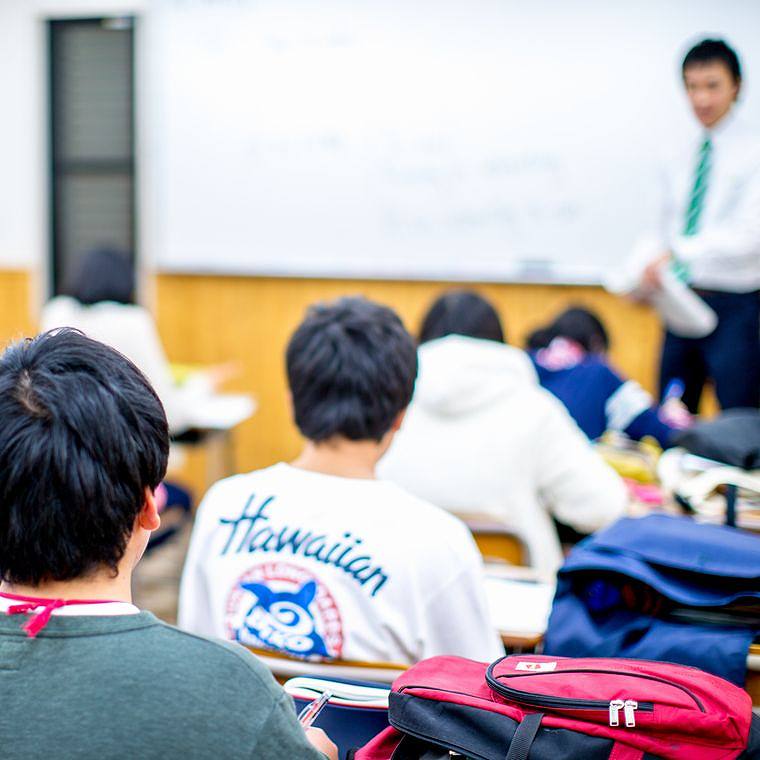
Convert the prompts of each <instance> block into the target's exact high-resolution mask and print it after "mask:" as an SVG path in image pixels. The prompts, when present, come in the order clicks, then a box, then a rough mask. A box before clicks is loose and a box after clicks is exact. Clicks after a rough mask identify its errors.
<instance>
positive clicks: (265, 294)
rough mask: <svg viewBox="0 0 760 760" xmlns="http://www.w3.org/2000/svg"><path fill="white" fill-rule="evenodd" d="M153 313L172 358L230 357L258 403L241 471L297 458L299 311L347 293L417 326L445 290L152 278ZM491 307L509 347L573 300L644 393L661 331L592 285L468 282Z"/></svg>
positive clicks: (241, 438) (245, 437) (242, 386)
mask: <svg viewBox="0 0 760 760" xmlns="http://www.w3.org/2000/svg"><path fill="white" fill-rule="evenodd" d="M156 284H157V287H156V314H157V318H158V323H159V328H160V331H161V335H162V337H163V339H164V341H165V344H166V348H167V351H168V353H169V356H170V357H171V358H172V360H173V361H180V362H192V363H216V362H223V361H228V360H234V361H238V362H239V363H240V366H241V368H242V372H241V374H240V376H239V377H238V378H236V379H235V380H234V381H231V382H230V383H228V385H227V388H228V389H229V390H245V391H249V392H252V393H254V394H255V395H256V397H257V398H258V401H259V404H260V408H259V411H258V413H257V414H256V416H255V417H254V418H253V419H252V420H250V421H249V422H247V423H245V424H244V425H242V426H241V427H240V429H239V430H238V433H237V436H236V444H237V452H238V457H237V465H238V467H239V468H240V469H252V468H254V467H262V466H265V465H268V464H271V463H273V462H276V461H278V460H280V459H283V458H285V459H287V458H290V457H293V456H295V455H296V453H297V452H298V448H299V446H300V439H299V436H298V433H297V431H296V430H295V428H294V426H293V424H292V422H291V420H290V410H289V407H288V397H287V388H286V381H285V372H284V359H283V356H284V350H285V345H286V343H287V340H288V338H289V336H290V334H291V332H292V331H293V329H294V328H295V326H296V325H297V324H298V322H299V321H300V320H301V318H302V316H303V314H304V312H305V310H306V308H307V306H308V305H309V304H310V303H313V302H315V301H319V300H326V299H332V298H336V297H338V296H341V295H346V294H362V295H364V296H367V297H368V298H372V299H375V300H378V301H381V302H383V303H386V304H388V305H390V306H392V307H393V308H395V309H396V310H397V311H398V312H399V314H400V315H401V317H402V319H403V320H404V321H405V323H406V325H407V327H409V328H410V329H411V330H413V331H414V330H416V328H417V327H418V325H419V322H420V319H421V317H422V315H423V314H424V312H425V310H426V308H427V307H428V305H429V304H430V302H431V301H432V300H433V299H434V298H435V297H436V296H437V295H438V294H439V293H441V292H442V291H444V290H445V289H447V288H448V287H451V285H447V284H445V283H432V282H407V281H351V280H348V281H346V280H313V279H278V278H252V277H216V276H215V277H211V276H200V275H176V274H160V275H159V276H158V277H157V283H156ZM475 287H477V289H478V290H479V291H480V292H481V293H483V294H484V295H485V296H486V297H488V298H490V299H491V300H492V301H493V302H494V304H495V305H496V306H497V308H498V309H499V311H500V313H501V315H502V318H503V320H504V323H505V325H506V329H507V335H508V339H509V340H510V342H511V343H514V344H516V345H522V343H523V341H524V339H525V336H526V335H527V334H528V333H529V332H530V331H531V330H532V329H534V328H535V327H538V326H540V325H542V324H544V323H546V322H547V321H548V320H549V319H550V318H551V317H552V316H553V315H554V314H555V313H557V312H558V311H559V310H560V309H562V308H563V307H565V306H567V305H568V304H571V303H580V304H585V305H587V306H590V307H591V308H593V309H595V310H597V311H598V312H599V314H600V315H601V316H602V318H603V320H604V321H605V323H606V324H607V326H608V328H609V330H610V334H611V338H612V344H613V345H612V360H613V362H614V363H615V364H616V365H617V366H618V367H619V368H620V369H621V370H622V371H623V372H625V373H626V374H628V375H629V376H631V377H633V378H635V379H637V380H639V381H640V382H641V383H642V384H643V385H644V386H645V387H647V388H648V389H650V390H652V388H653V385H654V380H655V372H656V365H657V355H658V351H659V327H658V324H657V320H656V318H655V316H654V315H653V314H652V313H651V311H650V310H649V309H647V308H645V307H642V306H638V305H634V304H629V303H625V302H623V301H621V300H620V299H617V298H614V297H612V296H610V295H609V294H607V293H605V292H604V291H603V290H601V289H600V288H594V287H569V286H545V285H502V284H484V285H477V286H475Z"/></svg>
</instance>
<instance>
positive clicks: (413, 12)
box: [139, 0, 760, 283]
mask: <svg viewBox="0 0 760 760" xmlns="http://www.w3.org/2000/svg"><path fill="white" fill-rule="evenodd" d="M706 34H710V35H722V36H725V37H726V38H727V39H728V40H729V42H731V43H732V44H733V45H734V46H735V47H736V48H737V49H738V51H739V52H740V54H741V53H744V56H743V57H742V62H743V64H744V68H745V72H744V73H745V89H744V92H743V101H744V102H743V104H742V110H743V112H744V114H745V117H746V118H748V119H749V120H750V121H755V122H757V123H758V124H760V98H758V97H757V95H756V92H757V86H756V83H757V82H758V81H760V51H759V50H758V47H757V40H758V39H759V38H760V37H759V35H760V3H758V2H755V1H754V0H722V2H720V3H716V2H714V0H710V1H707V0H704V1H703V0H667V1H666V2H663V0H639V1H638V2H636V3H635V4H634V3H609V2H607V3H603V2H599V0H572V1H570V0H567V1H565V2H559V1H558V0H533V2H531V3H525V2H518V1H517V0H414V1H413V2H410V0H320V2H318V3H315V2H313V0H248V1H246V0H205V2H204V1H202V0H161V2H159V3H151V4H150V10H149V12H147V13H146V16H145V19H144V23H143V24H142V25H141V32H140V39H141V45H142V55H143V65H142V75H141V78H140V80H139V81H140V82H141V83H142V84H141V86H142V87H143V89H144V94H143V96H142V97H143V100H142V108H141V113H142V114H143V116H142V119H141V125H142V126H141V130H142V133H141V134H142V141H141V144H142V146H143V148H144V151H143V153H142V156H141V158H142V160H141V167H142V169H141V178H142V179H141V187H142V188H143V189H144V196H143V197H144V204H143V209H144V211H145V214H144V216H145V217H146V224H147V225H148V235H147V237H145V238H144V240H148V241H149V244H150V247H151V251H149V253H150V254H152V256H153V258H154V260H155V261H156V263H157V265H158V267H159V268H160V269H163V270H165V271H166V270H168V271H192V272H214V273H215V272H218V273H234V274H238V273H240V274H260V275H281V276H326V277H361V278H364V277H369V278H371V277H389V278H410V279H453V280H503V281H546V282H566V283H593V282H599V281H600V280H601V279H602V278H603V277H604V275H605V274H606V273H607V272H609V271H610V269H611V268H613V267H615V266H616V265H617V264H618V263H619V262H620V260H621V259H622V258H623V257H625V256H626V255H627V253H628V251H629V250H630V248H631V246H632V245H633V243H634V240H635V238H636V237H637V236H638V235H639V234H640V233H641V232H642V231H643V230H644V229H646V228H647V227H649V226H651V224H652V222H653V217H654V212H655V207H656V203H657V198H656V192H655V190H656V181H655V177H656V170H657V165H658V160H659V157H660V156H661V155H662V152H663V151H664V150H667V146H668V145H670V144H675V143H677V142H678V141H683V140H684V139H691V136H692V135H694V134H695V129H696V127H695V124H694V122H693V119H692V117H691V114H690V111H689V108H688V103H687V101H686V99H685V96H684V94H683V91H682V87H681V83H680V61H681V59H682V56H683V54H684V52H685V50H686V49H687V48H688V46H689V44H691V43H692V42H694V41H695V40H697V39H700V38H701V37H702V36H704V35H706ZM753 53H754V55H753Z"/></svg>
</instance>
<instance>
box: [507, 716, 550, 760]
mask: <svg viewBox="0 0 760 760" xmlns="http://www.w3.org/2000/svg"><path fill="white" fill-rule="evenodd" d="M543 717H544V715H543V713H530V714H529V715H526V716H525V717H524V718H523V719H522V721H521V722H520V725H519V726H518V727H517V730H516V731H515V735H514V736H513V737H512V741H511V742H510V744H509V752H507V757H506V760H528V755H529V754H530V748H531V747H532V746H533V740H534V739H535V738H536V734H537V733H538V729H539V727H540V726H541V718H543Z"/></svg>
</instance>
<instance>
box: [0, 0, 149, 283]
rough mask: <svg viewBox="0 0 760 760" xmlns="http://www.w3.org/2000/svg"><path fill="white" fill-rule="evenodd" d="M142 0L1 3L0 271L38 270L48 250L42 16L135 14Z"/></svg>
mask: <svg viewBox="0 0 760 760" xmlns="http://www.w3.org/2000/svg"><path fill="white" fill-rule="evenodd" d="M145 5H146V0H134V1H133V2H131V3H125V2H113V1H112V0H97V2H95V1H91V2H87V1H80V2H72V1H71V0H2V1H1V2H0V98H1V100H0V103H1V104H2V109H1V110H0V267H5V268H30V269H40V270H43V273H44V268H45V266H46V263H47V262H46V254H47V246H48V227H49V222H48V199H47V192H48V146H47V140H48V132H47V119H48V115H47V71H46V61H47V57H46V56H47V41H46V29H45V20H46V19H48V18H66V17H69V16H71V17H81V18H83V17H93V16H100V15H110V14H113V15H121V14H126V13H132V12H138V13H139V12H141V11H142V10H143V9H144V7H145Z"/></svg>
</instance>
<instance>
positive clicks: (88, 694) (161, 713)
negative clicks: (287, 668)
mask: <svg viewBox="0 0 760 760" xmlns="http://www.w3.org/2000/svg"><path fill="white" fill-rule="evenodd" d="M24 620H25V616H24V615H17V616H16V615H3V614H1V613H0V695H2V696H1V697H0V757H2V758H3V759H4V760H16V759H18V760H36V759H37V758H45V759H46V760H48V759H49V758H51V757H56V758H85V759H86V758H97V759H98V760H110V759H111V758H113V759H114V760H115V759H116V758H120V759H121V758H141V759H143V758H162V759H165V758H175V757H177V758H179V757H183V758H184V757H187V758H213V759H214V760H222V759H224V760H228V759H232V758H241V760H242V759H243V758H245V759H246V760H250V759H251V758H256V760H267V759H269V758H271V760H280V759H281V758H288V759H290V758H299V759H300V758H304V760H324V756H323V755H322V754H320V753H319V752H317V751H316V750H315V749H314V748H313V747H312V746H311V745H310V744H309V743H308V741H307V740H306V737H305V735H304V733H303V731H302V730H301V727H300V725H299V724H298V722H297V720H296V717H295V713H294V710H293V704H292V702H291V701H290V698H289V697H288V696H287V695H286V694H285V693H284V692H283V691H282V689H281V688H280V687H279V686H278V685H277V684H276V683H275V681H274V679H273V678H272V676H271V674H270V673H269V672H268V671H267V669H266V668H265V667H264V666H263V665H262V664H261V663H260V662H259V661H258V660H256V658H255V657H253V655H251V654H250V653H249V652H247V651H246V650H245V649H243V648H242V647H240V646H238V645H237V644H227V643H222V642H220V641H215V640H211V639H206V638H202V637H199V636H194V635H191V634H188V633H185V632H183V631H180V630H178V629H177V628H173V627H172V626H169V625H166V624H165V623H163V622H161V621H160V620H158V619H157V618H156V617H154V616H153V615H152V614H151V613H149V612H141V613H139V614H134V615H120V616H111V617H106V616H76V617H74V616H71V617H69V616H62V615H61V616H55V615H54V616H53V617H52V618H51V619H50V621H49V622H48V624H47V625H46V627H45V628H44V629H43V630H42V631H41V632H40V633H39V635H38V636H37V638H34V639H32V638H28V637H27V635H26V633H25V632H24V631H23V630H21V625H22V623H23V621H24Z"/></svg>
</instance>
